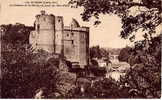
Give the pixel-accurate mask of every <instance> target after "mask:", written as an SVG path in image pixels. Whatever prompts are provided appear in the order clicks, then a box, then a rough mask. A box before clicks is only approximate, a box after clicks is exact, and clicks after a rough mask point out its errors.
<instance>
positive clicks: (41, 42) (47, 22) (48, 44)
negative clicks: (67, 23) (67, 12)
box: [35, 15, 55, 53]
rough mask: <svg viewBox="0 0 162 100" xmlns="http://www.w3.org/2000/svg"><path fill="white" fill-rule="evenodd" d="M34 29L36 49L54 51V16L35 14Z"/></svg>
mask: <svg viewBox="0 0 162 100" xmlns="http://www.w3.org/2000/svg"><path fill="white" fill-rule="evenodd" d="M35 29H36V30H35V31H36V32H37V34H38V36H37V43H36V46H37V49H43V50H45V51H48V52H51V53H52V52H54V38H55V36H54V33H55V32H54V16H50V15H37V17H36V21H35Z"/></svg>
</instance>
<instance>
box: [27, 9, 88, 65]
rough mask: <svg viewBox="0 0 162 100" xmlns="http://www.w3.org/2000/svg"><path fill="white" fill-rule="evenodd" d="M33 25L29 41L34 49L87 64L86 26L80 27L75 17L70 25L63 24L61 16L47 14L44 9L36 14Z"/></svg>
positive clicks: (80, 63)
mask: <svg viewBox="0 0 162 100" xmlns="http://www.w3.org/2000/svg"><path fill="white" fill-rule="evenodd" d="M34 27H35V30H34V31H32V32H31V33H30V37H29V43H30V44H31V45H32V47H33V48H34V49H35V50H39V49H42V50H45V51H47V52H49V53H55V54H59V55H62V56H64V57H65V58H66V59H67V60H69V61H71V62H72V63H75V64H77V65H80V67H84V66H86V65H88V58H89V57H88V55H89V54H88V52H89V51H88V49H89V28H88V27H80V25H79V23H78V22H77V21H76V20H75V19H72V22H71V24H70V26H64V22H63V17H62V16H54V15H52V14H50V15H48V14H46V13H45V11H41V14H39V15H36V20H35V22H34Z"/></svg>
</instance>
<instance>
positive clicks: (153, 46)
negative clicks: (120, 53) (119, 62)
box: [122, 35, 161, 98]
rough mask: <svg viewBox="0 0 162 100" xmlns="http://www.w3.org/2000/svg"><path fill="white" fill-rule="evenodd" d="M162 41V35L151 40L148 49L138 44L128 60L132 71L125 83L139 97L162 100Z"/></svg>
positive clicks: (127, 75)
mask: <svg viewBox="0 0 162 100" xmlns="http://www.w3.org/2000/svg"><path fill="white" fill-rule="evenodd" d="M160 41H161V35H159V36H157V37H154V38H153V39H151V42H150V44H148V45H149V47H148V48H145V46H144V47H143V46H140V44H138V46H136V47H135V48H134V49H133V51H132V52H131V55H130V57H129V59H128V62H129V63H130V65H131V69H130V72H128V73H127V74H126V77H125V78H124V82H125V83H128V85H129V88H130V90H131V89H136V90H137V91H136V92H137V95H138V96H140V97H141V98H160V96H161V95H160V93H161V92H160V90H161V78H160V77H161V75H160V74H161V54H160V53H161V48H160V45H161V42H160ZM143 42H144V41H143ZM143 42H141V43H142V44H141V45H143ZM122 81H123V80H122Z"/></svg>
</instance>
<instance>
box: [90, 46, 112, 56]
mask: <svg viewBox="0 0 162 100" xmlns="http://www.w3.org/2000/svg"><path fill="white" fill-rule="evenodd" d="M102 57H106V58H108V57H109V52H108V51H107V50H105V49H104V48H100V46H98V45H97V46H93V47H91V48H90V58H102Z"/></svg>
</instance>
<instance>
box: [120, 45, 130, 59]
mask: <svg viewBox="0 0 162 100" xmlns="http://www.w3.org/2000/svg"><path fill="white" fill-rule="evenodd" d="M130 50H131V48H130V47H125V48H123V49H121V50H120V53H119V56H118V59H119V61H125V62H128V58H129V56H130V53H131V51H130Z"/></svg>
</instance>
